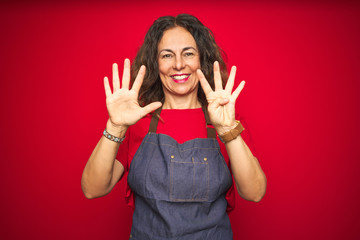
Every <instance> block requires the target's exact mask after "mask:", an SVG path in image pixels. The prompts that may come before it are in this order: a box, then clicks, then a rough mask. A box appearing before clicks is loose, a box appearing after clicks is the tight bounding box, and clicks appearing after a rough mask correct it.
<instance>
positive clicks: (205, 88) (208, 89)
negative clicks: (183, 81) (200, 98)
mask: <svg viewBox="0 0 360 240" xmlns="http://www.w3.org/2000/svg"><path fill="white" fill-rule="evenodd" d="M196 74H197V76H198V78H199V81H200V85H201V87H202V89H203V91H204V93H205V95H208V94H209V93H210V92H212V89H211V86H210V84H209V82H208V81H207V80H206V78H205V76H204V74H203V72H202V71H201V70H200V69H198V70H197V71H196Z"/></svg>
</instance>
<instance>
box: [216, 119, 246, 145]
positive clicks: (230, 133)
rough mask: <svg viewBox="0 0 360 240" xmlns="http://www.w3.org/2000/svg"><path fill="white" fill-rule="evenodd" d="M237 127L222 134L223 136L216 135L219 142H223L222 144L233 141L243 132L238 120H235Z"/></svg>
mask: <svg viewBox="0 0 360 240" xmlns="http://www.w3.org/2000/svg"><path fill="white" fill-rule="evenodd" d="M235 121H236V123H237V125H236V127H235V128H233V129H231V130H230V131H228V132H226V133H224V134H223V135H221V136H220V135H218V136H219V138H220V140H221V141H222V142H223V143H228V142H230V141H231V140H234V139H235V138H237V136H239V135H240V133H241V132H242V131H244V127H243V126H242V125H241V123H240V121H238V120H235Z"/></svg>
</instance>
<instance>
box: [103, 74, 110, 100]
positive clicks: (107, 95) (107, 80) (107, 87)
mask: <svg viewBox="0 0 360 240" xmlns="http://www.w3.org/2000/svg"><path fill="white" fill-rule="evenodd" d="M104 87H105V95H106V97H110V96H111V88H110V84H109V79H108V78H107V77H104Z"/></svg>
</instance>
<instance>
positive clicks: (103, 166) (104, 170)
mask: <svg viewBox="0 0 360 240" xmlns="http://www.w3.org/2000/svg"><path fill="white" fill-rule="evenodd" d="M106 129H107V131H108V132H109V133H110V134H112V135H114V136H116V137H119V138H121V137H123V136H124V135H125V133H126V129H127V128H113V127H112V126H111V124H109V122H108V124H107V126H106ZM119 145H120V144H119V143H116V142H114V141H111V140H109V139H107V138H105V137H104V136H102V137H101V139H100V140H99V142H98V143H97V145H96V147H95V149H94V150H93V152H92V154H91V156H90V158H89V160H88V162H87V163H86V166H85V169H84V172H83V175H82V179H81V187H82V190H83V192H84V194H85V196H86V197H87V198H96V197H100V196H104V195H106V194H107V193H109V192H110V191H111V189H112V188H113V186H114V185H115V183H116V182H117V180H118V178H120V176H121V175H122V172H123V167H122V166H120V167H121V169H120V176H119V173H117V174H114V168H115V167H116V163H115V158H116V155H117V151H118V149H119ZM118 165H121V164H118ZM117 170H119V166H118V169H117ZM118 172H119V171H118Z"/></svg>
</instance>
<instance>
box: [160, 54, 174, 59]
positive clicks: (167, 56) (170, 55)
mask: <svg viewBox="0 0 360 240" xmlns="http://www.w3.org/2000/svg"><path fill="white" fill-rule="evenodd" d="M171 57H172V54H170V53H167V54H164V55H162V56H161V58H165V59H166V58H171Z"/></svg>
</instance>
